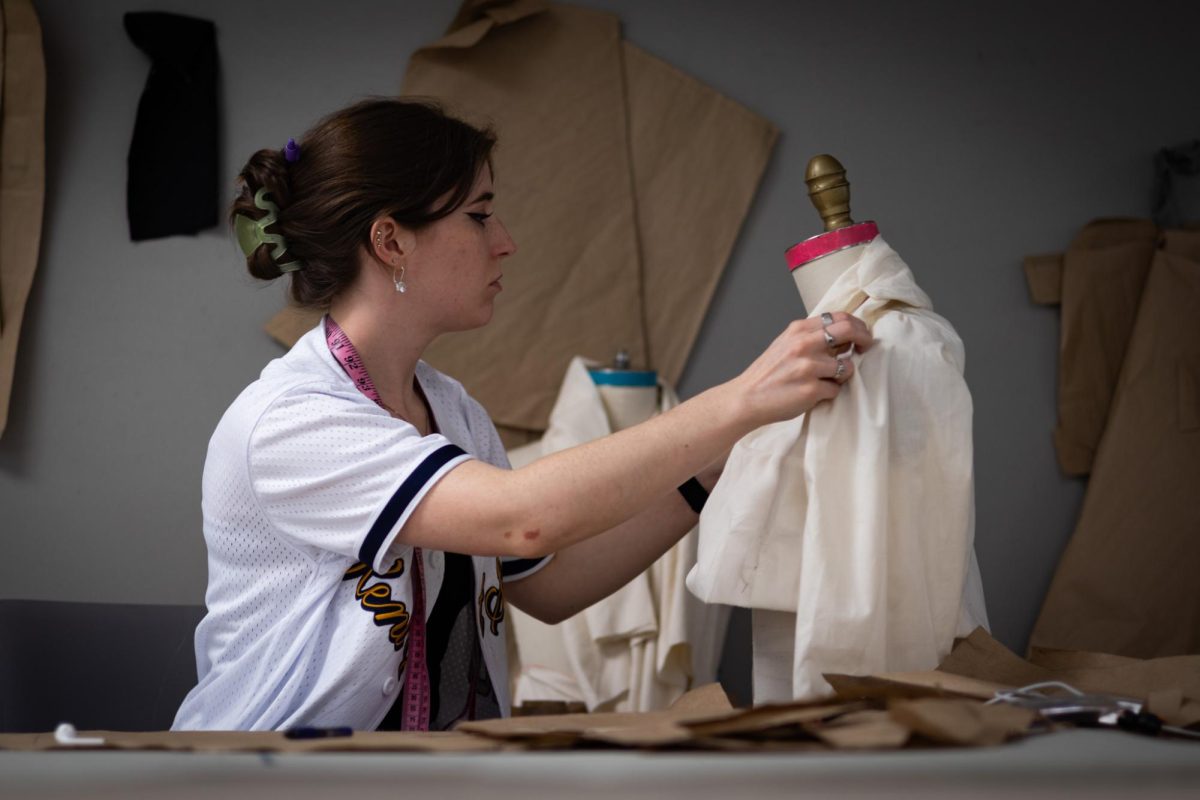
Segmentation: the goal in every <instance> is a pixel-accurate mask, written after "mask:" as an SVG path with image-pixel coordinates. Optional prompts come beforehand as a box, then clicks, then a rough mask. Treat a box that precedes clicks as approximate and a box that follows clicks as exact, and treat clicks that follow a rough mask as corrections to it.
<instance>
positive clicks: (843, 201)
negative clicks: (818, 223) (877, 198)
mask: <svg viewBox="0 0 1200 800" xmlns="http://www.w3.org/2000/svg"><path fill="white" fill-rule="evenodd" d="M804 182H805V183H807V184H808V199H809V200H811V201H812V204H813V205H814V206H816V209H817V213H818V214H820V215H821V220H822V221H823V222H824V223H825V230H826V231H835V230H837V229H838V228H845V227H847V226H850V225H853V224H854V220H852V219H850V182H849V181H847V180H846V168H845V167H843V166H842V164H841V162H840V161H838V160H837V159H836V158H834V157H833V156H830V155H819V156H813V157H812V158H810V159H809V161H808V169H806V170H805V171H804Z"/></svg>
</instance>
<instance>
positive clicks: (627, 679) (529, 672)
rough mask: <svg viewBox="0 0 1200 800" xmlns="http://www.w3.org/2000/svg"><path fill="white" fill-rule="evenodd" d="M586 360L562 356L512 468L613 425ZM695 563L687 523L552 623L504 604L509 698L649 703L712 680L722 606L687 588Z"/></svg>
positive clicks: (671, 395) (641, 707)
mask: <svg viewBox="0 0 1200 800" xmlns="http://www.w3.org/2000/svg"><path fill="white" fill-rule="evenodd" d="M587 367H588V364H587V362H585V361H584V360H583V359H582V358H578V357H576V358H574V359H572V360H571V362H570V364H569V365H568V367H567V372H566V376H565V377H564V379H563V383H562V389H561V390H560V392H559V395H558V400H557V401H556V402H555V405H554V408H553V410H552V411H551V412H550V422H549V428H548V429H547V430H546V435H545V436H544V437H543V438H542V439H540V440H539V441H537V442H533V443H532V444H528V445H525V446H524V447H519V448H516V449H513V450H510V451H509V454H508V457H509V460H510V461H511V462H512V465H513V468H514V469H515V468H519V467H521V466H524V465H525V464H528V463H530V462H531V461H535V460H536V459H538V458H540V457H541V456H543V455H549V454H550V453H554V452H558V451H559V450H565V449H566V448H568V447H574V446H575V445H579V444H583V443H584V442H588V441H591V440H593V439H598V438H600V437H601V436H607V435H608V434H610V433H612V428H611V426H610V424H609V421H608V417H607V415H606V414H605V411H604V405H603V402H602V400H601V398H600V393H599V392H598V391H597V389H596V385H595V383H594V382H593V381H592V378H591V376H590V375H589V374H588V370H587ZM659 397H660V402H659V413H662V412H664V411H667V410H668V409H670V408H673V407H674V406H676V405H678V403H679V400H678V398H676V396H675V392H674V391H673V390H672V389H671V388H670V387H669V386H667V385H666V384H664V383H662V382H661V381H660V383H659ZM679 502H681V503H682V502H683V500H682V498H681V499H680V501H679ZM695 563H696V531H695V529H693V530H692V531H690V532H689V533H688V534H687V535H686V536H684V538H683V539H681V540H680V541H679V542H678V543H677V544H676V545H675V546H674V547H672V548H671V549H670V550H668V551H667V552H666V553H665V554H663V556H662V557H661V558H659V559H658V561H656V562H655V563H654V564H653V565H651V567H650V568H649V569H647V570H646V571H645V572H643V573H642V574H641V575H639V576H638V577H636V578H634V579H633V580H632V581H630V582H629V583H627V584H626V585H625V586H623V587H622V588H620V589H619V590H617V591H616V592H615V593H613V594H612V595H610V596H608V597H607V598H605V599H604V600H601V601H600V602H598V603H595V604H593V605H591V606H589V607H588V608H586V609H584V610H583V611H581V612H579V613H578V614H576V615H575V616H573V617H571V618H570V619H567V620H565V621H564V622H562V623H560V624H558V625H546V624H544V623H542V622H539V621H538V620H535V619H534V618H533V617H530V616H528V615H526V614H523V613H521V612H520V611H519V610H518V609H516V608H514V607H512V606H509V607H508V609H507V613H508V614H509V623H510V625H511V631H512V637H511V638H512V642H513V645H514V646H513V647H512V648H511V653H510V665H509V669H510V675H511V676H512V680H513V691H514V692H515V694H513V706H514V707H516V706H519V705H520V704H521V703H524V702H526V701H531V700H560V701H565V702H571V701H577V702H582V703H584V704H586V705H587V708H588V710H589V711H596V710H602V711H652V710H657V709H663V708H666V707H668V706H669V705H670V704H671V703H673V702H674V701H675V700H676V699H678V698H679V697H680V696H681V695H682V694H683V693H684V692H686V691H687V690H688V689H689V688H692V687H694V686H699V685H702V684H705V683H710V682H712V681H714V680H716V672H717V663H718V661H719V660H720V657H721V646H722V644H723V643H724V639H725V628H726V625H727V623H728V620H729V609H728V608H727V607H724V606H716V605H706V604H704V603H701V602H699V601H698V600H697V599H696V598H694V597H692V596H691V595H690V594H688V592H687V589H686V586H685V583H684V582H685V579H686V577H687V573H688V570H689V569H691V567H692V565H693V564H695Z"/></svg>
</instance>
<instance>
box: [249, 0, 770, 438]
mask: <svg viewBox="0 0 1200 800" xmlns="http://www.w3.org/2000/svg"><path fill="white" fill-rule="evenodd" d="M404 94H405V95H410V96H421V97H432V98H435V99H437V100H439V101H441V102H444V103H446V104H447V105H448V109H449V110H450V111H451V113H454V114H455V115H458V116H461V117H463V118H464V119H466V120H467V121H468V122H474V123H481V124H485V125H491V126H492V127H493V128H494V129H495V130H496V133H497V134H498V138H499V145H498V147H497V149H496V152H495V154H494V160H495V170H496V177H497V202H496V210H497V213H498V214H499V216H500V217H501V218H502V219H503V220H504V223H505V225H506V226H507V227H508V229H509V231H510V232H511V233H512V235H513V238H514V239H515V240H516V242H517V245H518V251H517V252H516V253H515V254H514V255H513V256H512V258H511V259H509V260H508V261H506V265H507V266H506V267H505V281H504V282H505V291H504V293H503V294H501V295H500V296H499V298H498V299H497V301H496V313H495V316H494V318H493V320H492V322H491V323H490V324H489V325H488V326H487V327H486V329H484V330H480V331H468V332H464V333H459V334H455V335H454V336H452V337H444V338H442V339H440V340H438V341H437V342H435V343H434V344H433V346H432V347H430V348H429V349H428V350H427V352H426V354H425V358H426V359H427V360H428V361H429V363H431V364H433V365H434V366H436V367H437V368H438V369H441V370H443V371H445V372H447V373H449V374H451V375H454V376H455V377H456V378H458V379H459V380H461V381H462V382H463V384H464V385H465V386H466V387H467V390H468V391H469V392H470V393H471V395H472V396H473V397H475V398H476V399H477V400H479V402H481V403H482V404H483V406H484V407H485V408H486V409H487V410H488V413H489V414H491V416H492V419H493V421H495V422H496V424H497V426H498V428H499V429H500V432H501V435H502V436H505V437H506V441H507V442H509V444H510V446H512V445H513V444H516V443H524V442H527V441H529V436H528V435H526V434H518V433H517V432H518V431H524V432H529V431H533V432H541V431H544V430H545V429H546V426H547V420H548V418H549V414H550V409H551V408H552V407H553V405H554V402H555V397H556V395H557V393H558V387H559V381H560V380H561V378H562V375H563V371H564V370H565V369H566V367H567V364H568V363H569V362H570V360H571V358H572V357H573V356H574V355H576V354H580V353H582V354H585V355H589V356H590V357H593V358H608V357H610V356H611V355H612V354H613V353H615V352H616V351H617V350H618V349H619V348H625V349H627V350H628V351H629V354H630V357H631V359H632V361H633V363H636V364H643V365H648V366H650V367H652V368H654V369H656V370H657V371H658V373H659V374H660V375H661V376H662V377H663V379H664V380H665V381H666V382H667V383H669V384H672V385H674V384H675V383H677V382H678V380H679V377H680V375H681V374H682V372H683V368H684V365H685V363H686V361H687V358H688V355H689V353H690V351H691V347H692V343H693V342H694V340H695V338H696V334H697V332H698V331H699V328H700V323H701V321H702V320H703V317H704V314H705V312H706V311H707V309H708V305H709V302H710V300H711V299H712V296H713V292H714V291H715V289H716V284H717V281H718V280H719V279H720V276H721V273H722V271H723V270H724V268H725V263H726V261H727V260H728V258H729V255H730V253H731V251H732V249H733V244H734V241H735V240H736V238H737V235H738V231H739V230H740V228H741V225H742V221H743V220H744V219H745V216H746V213H747V212H748V210H749V207H750V203H751V201H752V200H753V197H754V193H755V190H756V189H757V187H758V183H759V180H760V178H761V177H762V175H763V173H764V171H765V169H766V164H767V160H768V158H769V156H770V153H771V150H772V148H773V146H774V143H775V139H776V137H777V135H778V131H777V129H776V128H775V126H774V125H772V124H771V123H770V122H769V121H767V120H765V119H763V118H762V117H761V116H759V115H757V114H755V113H753V112H751V111H750V110H748V109H746V108H745V107H743V106H741V105H739V104H738V103H736V102H734V101H733V100H731V99H729V98H726V97H723V96H722V95H720V94H719V93H718V92H716V91H715V90H713V89H712V88H710V87H708V86H706V85H704V84H702V83H700V82H699V81H697V80H695V79H694V78H691V77H690V76H688V75H685V74H684V73H682V72H680V71H679V70H677V69H675V68H674V67H672V66H671V65H669V64H667V63H665V62H663V61H661V60H659V59H657V58H655V57H654V56H652V55H650V54H648V53H646V52H644V51H642V50H640V49H638V48H637V47H634V46H633V45H631V44H630V43H628V42H625V41H623V40H622V38H621V28H620V21H619V20H618V18H617V17H616V16H614V15H612V14H608V13H604V12H600V11H595V10H592V9H587V8H580V7H577V6H572V5H565V4H557V3H550V2H546V1H545V0H499V2H496V1H495V0H491V1H490V2H482V1H481V0H466V2H464V3H463V5H462V8H461V10H460V12H459V14H458V17H457V18H456V19H455V21H454V22H453V23H452V24H451V26H450V30H449V31H448V32H447V34H446V36H444V37H443V38H442V39H440V40H438V41H436V42H433V43H431V44H429V45H427V46H426V47H424V48H422V49H421V50H419V51H417V52H416V53H415V54H414V55H413V57H412V59H411V60H410V62H409V66H408V71H407V74H406V75H405V78H404ZM697 165H703V169H698V168H697ZM581 187H586V189H581ZM681 265H686V269H682V270H681ZM419 292H420V287H419V286H418V285H413V286H412V289H411V291H410V293H409V297H413V298H418V297H419V296H420V295H419ZM414 302H415V300H414ZM314 316H315V315H312V314H309V315H308V316H305V315H304V314H303V313H302V312H297V311H295V310H293V309H288V310H287V311H285V312H283V313H281V314H279V315H277V316H276V318H274V319H273V320H272V321H271V322H270V323H269V324H268V328H267V329H268V331H269V332H270V333H271V335H272V336H274V337H276V338H277V339H279V340H280V341H282V342H283V343H284V344H287V345H290V344H291V342H292V341H294V340H295V338H296V337H297V336H299V335H300V334H301V333H303V331H305V330H307V329H308V328H309V327H311V325H312V324H313V322H312V319H313V317H314Z"/></svg>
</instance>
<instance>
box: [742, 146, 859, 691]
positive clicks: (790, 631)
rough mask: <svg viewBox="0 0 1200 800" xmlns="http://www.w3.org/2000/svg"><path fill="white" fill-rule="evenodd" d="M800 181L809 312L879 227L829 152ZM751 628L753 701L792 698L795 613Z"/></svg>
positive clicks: (792, 262) (754, 615)
mask: <svg viewBox="0 0 1200 800" xmlns="http://www.w3.org/2000/svg"><path fill="white" fill-rule="evenodd" d="M804 182H805V183H806V184H808V197H809V200H811V201H812V204H813V205H814V206H815V207H816V209H817V212H818V213H819V214H820V215H821V220H822V221H823V222H824V224H825V232H824V233H821V234H818V235H816V236H813V237H810V238H808V239H805V240H804V241H802V242H800V243H799V244H797V245H794V246H793V247H791V248H789V249H788V251H787V262H788V267H789V268H790V269H791V270H792V280H793V281H795V283H796V289H797V290H798V291H799V292H800V301H801V302H802V303H803V304H804V307H805V309H807V310H808V312H809V313H812V310H813V309H814V308H816V307H817V304H818V303H820V301H821V298H822V297H824V296H825V293H826V292H827V291H828V290H829V287H830V286H832V285H833V283H834V281H836V280H837V279H838V278H839V277H841V275H842V273H844V272H845V271H846V270H848V269H849V268H850V267H852V266H854V264H855V263H856V262H857V261H858V259H859V255H860V252H861V250H862V248H863V247H864V246H866V244H867V243H868V242H870V241H871V240H872V239H874V238H875V237H876V236H878V235H879V228H878V226H876V225H875V223H874V222H861V223H855V222H854V220H852V219H851V218H850V184H849V182H848V181H847V180H846V169H845V167H843V166H842V165H841V163H840V162H839V161H838V160H837V159H836V158H834V157H833V156H830V155H819V156H814V157H813V158H812V159H810V160H809V162H808V168H807V169H806V170H805V174H804ZM750 627H751V646H752V648H753V673H752V681H753V691H754V704H755V705H761V704H763V703H788V702H791V701H792V699H793V692H792V657H793V653H794V651H795V642H796V615H795V614H794V613H792V612H790V611H771V610H768V609H763V608H755V609H753V610H752V611H751V625H750Z"/></svg>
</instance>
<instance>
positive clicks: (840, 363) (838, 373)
mask: <svg viewBox="0 0 1200 800" xmlns="http://www.w3.org/2000/svg"><path fill="white" fill-rule="evenodd" d="M845 374H846V361H845V359H841V358H839V359H838V360H837V369H835V370H834V371H833V379H834V380H835V381H836V380H841V377H842V376H843V375H845Z"/></svg>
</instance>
